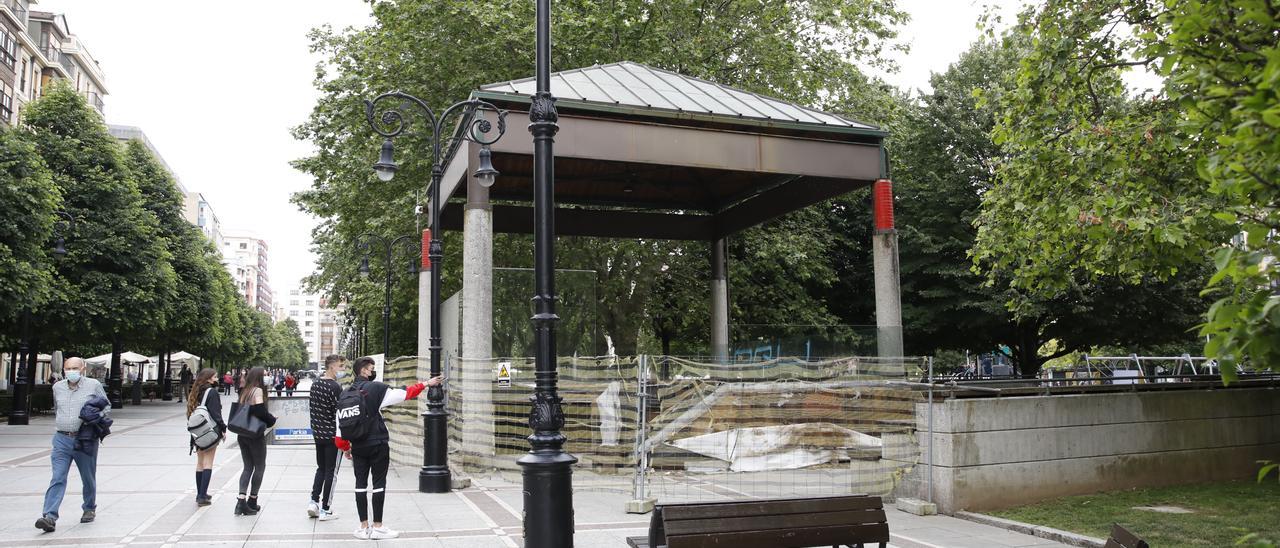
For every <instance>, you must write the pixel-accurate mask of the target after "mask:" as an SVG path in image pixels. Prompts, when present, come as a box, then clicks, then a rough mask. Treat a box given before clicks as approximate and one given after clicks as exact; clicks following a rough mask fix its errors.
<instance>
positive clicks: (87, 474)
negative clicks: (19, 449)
mask: <svg viewBox="0 0 1280 548" xmlns="http://www.w3.org/2000/svg"><path fill="white" fill-rule="evenodd" d="M94 445H95V447H88V448H85V450H83V451H76V439H75V438H74V437H72V436H68V435H66V434H58V433H54V434H53V453H51V454H50V455H49V461H50V462H51V463H52V464H53V478H51V479H50V480H49V490H48V491H45V492H44V515H46V516H49V517H51V518H53V519H55V520H56V519H58V507H59V506H62V496H63V495H65V494H66V492H67V473H68V472H70V471H71V461H75V462H76V469H77V470H79V471H80V480H81V481H82V482H83V483H84V489H83V491H84V504H82V505H81V506H80V508H81V509H82V510H93V509H95V508H97V507H98V505H97V495H98V486H97V478H96V477H95V474H96V473H97V469H98V454H97V453H98V452H97V447H96V445H97V444H96V443H95V444H94Z"/></svg>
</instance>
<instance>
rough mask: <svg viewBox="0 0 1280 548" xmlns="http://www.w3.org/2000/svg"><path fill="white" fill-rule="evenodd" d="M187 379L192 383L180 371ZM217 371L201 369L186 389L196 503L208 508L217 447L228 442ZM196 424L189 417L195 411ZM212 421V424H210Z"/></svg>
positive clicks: (186, 373) (187, 375) (187, 376)
mask: <svg viewBox="0 0 1280 548" xmlns="http://www.w3.org/2000/svg"><path fill="white" fill-rule="evenodd" d="M182 373H183V376H184V378H185V379H186V380H184V381H183V383H184V384H189V383H190V382H191V371H188V370H187V369H186V368H183V370H182ZM218 384H220V383H219V379H218V372H217V371H215V370H213V369H212V368H206V369H202V370H200V374H198V375H196V378H195V385H194V386H192V387H191V388H189V389H187V390H186V392H188V394H187V431H188V432H190V433H191V449H192V450H194V451H195V452H196V504H197V505H199V506H208V505H209V504H211V499H210V497H209V481H210V480H212V479H213V461H214V457H215V456H216V455H217V453H218V444H220V443H222V442H225V441H227V423H226V421H225V420H223V418H222V398H221V397H220V392H219V391H218ZM201 411H202V412H203V416H199V417H197V418H198V419H199V420H198V421H196V422H197V423H198V424H196V425H193V424H192V422H193V421H191V417H192V415H193V414H196V413H197V412H201ZM209 422H212V424H209Z"/></svg>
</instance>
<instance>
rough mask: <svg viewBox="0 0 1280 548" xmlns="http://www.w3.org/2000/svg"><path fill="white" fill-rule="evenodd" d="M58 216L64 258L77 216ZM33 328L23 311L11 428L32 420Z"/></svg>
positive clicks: (58, 246)
mask: <svg viewBox="0 0 1280 548" xmlns="http://www.w3.org/2000/svg"><path fill="white" fill-rule="evenodd" d="M57 215H58V216H59V217H62V218H61V219H58V220H57V221H55V222H54V223H53V242H54V243H53V250H52V251H53V255H54V257H56V258H62V257H63V256H65V255H66V254H67V247H66V236H65V235H66V233H67V232H69V231H71V229H73V228H75V226H76V218H75V216H73V215H71V214H70V213H67V212H65V211H58V212H57ZM30 328H31V311H30V310H26V309H24V310H23V311H22V327H21V329H22V338H21V339H20V340H19V342H18V356H17V359H12V358H11V359H10V361H11V362H13V367H16V368H17V369H15V371H14V380H13V411H12V412H10V413H9V424H10V425H11V426H20V425H25V424H27V423H28V422H29V421H30V419H31V412H30V403H31V401H30V400H31V398H30V391H31V375H32V373H34V372H35V363H36V356H34V355H31V354H33V353H34V352H35V349H33V348H31V347H30V346H31V345H30V342H28V340H27V337H28V332H29V331H30Z"/></svg>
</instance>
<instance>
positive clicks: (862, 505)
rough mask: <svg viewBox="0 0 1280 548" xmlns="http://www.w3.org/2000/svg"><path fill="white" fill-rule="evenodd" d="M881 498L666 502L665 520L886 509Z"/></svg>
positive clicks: (663, 511)
mask: <svg viewBox="0 0 1280 548" xmlns="http://www.w3.org/2000/svg"><path fill="white" fill-rule="evenodd" d="M883 507H884V503H883V502H881V500H880V497H867V496H857V497H838V498H826V499H813V500H804V499H790V500H776V501H741V502H733V503H728V504H699V505H689V506H684V505H669V506H667V505H664V506H662V516H663V519H664V520H666V521H667V522H668V523H670V522H672V521H679V520H686V519H706V518H740V517H751V516H770V515H776V514H805V513H809V512H838V511H843V510H873V509H876V508H883Z"/></svg>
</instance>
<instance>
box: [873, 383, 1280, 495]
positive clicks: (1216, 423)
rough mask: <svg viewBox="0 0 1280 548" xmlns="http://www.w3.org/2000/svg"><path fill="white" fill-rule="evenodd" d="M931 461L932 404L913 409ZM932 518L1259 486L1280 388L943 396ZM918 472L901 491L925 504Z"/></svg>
mask: <svg viewBox="0 0 1280 548" xmlns="http://www.w3.org/2000/svg"><path fill="white" fill-rule="evenodd" d="M916 418H917V421H918V422H919V423H920V426H919V431H920V432H921V434H920V436H919V441H920V451H921V459H920V460H921V462H922V463H923V462H927V458H928V457H927V456H926V455H927V451H928V445H927V443H928V434H926V432H928V427H927V420H928V404H926V403H921V404H918V405H917V412H916ZM933 443H934V445H933V458H934V467H933V481H934V484H933V494H934V501H935V502H936V503H937V504H938V509H939V510H940V511H942V512H946V513H951V512H955V511H957V510H993V509H999V508H1006V507H1011V506H1017V505H1021V504H1027V503H1032V502H1037V501H1041V500H1045V499H1050V498H1055V497H1061V496H1068V495H1080V494H1088V493H1094V492H1098V491H1107V490H1116V489H1128V488H1134V487H1148V486H1158V485H1170V484H1180V483H1195V482H1203V481H1215V480H1225V479H1234V478H1249V477H1255V476H1256V474H1257V470H1258V464H1257V462H1256V461H1258V460H1264V459H1270V460H1280V390H1277V389H1275V388H1265V387H1264V388H1229V389H1214V390H1203V389H1197V390H1170V391H1137V392H1118V393H1105V394H1069V395H1048V396H1028V397H1002V398H975V399H947V400H944V401H938V402H935V403H934V404H933ZM928 470H929V468H928V467H927V466H924V465H922V466H919V467H917V468H916V474H914V476H913V477H912V478H911V480H910V481H907V482H904V484H903V485H902V486H901V487H900V489H899V491H898V494H899V495H901V496H916V497H919V498H922V499H923V498H926V496H927V483H926V478H927V475H928V473H929V472H928Z"/></svg>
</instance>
